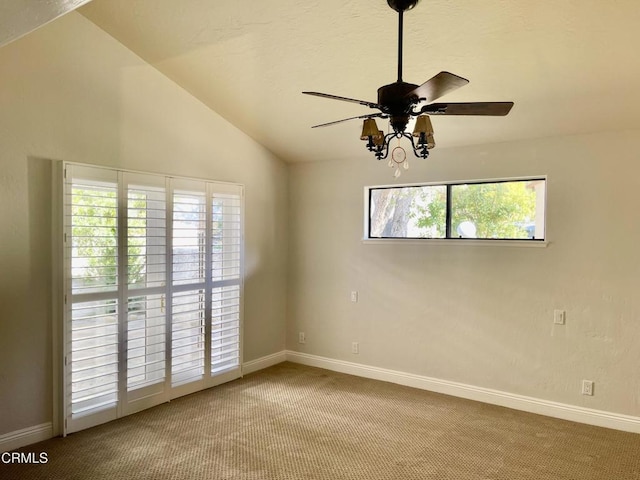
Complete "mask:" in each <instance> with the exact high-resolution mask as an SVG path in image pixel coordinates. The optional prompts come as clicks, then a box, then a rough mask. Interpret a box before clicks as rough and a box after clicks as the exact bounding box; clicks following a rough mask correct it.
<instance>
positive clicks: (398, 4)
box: [387, 0, 420, 12]
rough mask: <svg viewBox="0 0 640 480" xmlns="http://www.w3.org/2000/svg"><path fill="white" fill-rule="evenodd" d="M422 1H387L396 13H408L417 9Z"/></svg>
mask: <svg viewBox="0 0 640 480" xmlns="http://www.w3.org/2000/svg"><path fill="white" fill-rule="evenodd" d="M419 1H420V0H387V3H388V4H389V6H390V7H391V8H393V9H394V10H395V11H396V12H406V11H407V10H411V9H412V8H413V7H415V6H416V5H417V4H418V2H419Z"/></svg>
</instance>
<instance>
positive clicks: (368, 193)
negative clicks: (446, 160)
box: [362, 175, 549, 247]
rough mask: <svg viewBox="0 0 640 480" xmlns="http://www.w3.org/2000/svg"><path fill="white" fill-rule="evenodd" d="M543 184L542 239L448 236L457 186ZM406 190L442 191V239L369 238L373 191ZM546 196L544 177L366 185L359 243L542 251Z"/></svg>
mask: <svg viewBox="0 0 640 480" xmlns="http://www.w3.org/2000/svg"><path fill="white" fill-rule="evenodd" d="M526 181H544V185H545V188H544V197H543V203H544V220H543V224H544V234H545V235H544V238H541V239H538V238H463V237H458V236H452V235H451V230H452V216H453V215H452V211H451V210H452V205H451V203H452V197H451V192H452V188H453V187H454V186H460V185H483V184H497V183H510V182H526ZM406 187H446V212H445V223H446V225H445V231H446V232H445V237H444V238H420V237H372V236H371V210H370V209H371V203H372V192H373V191H374V190H384V189H398V188H406ZM547 195H548V178H547V175H531V176H523V177H508V178H506V177H503V178H486V179H485V178H483V179H473V180H451V181H445V182H419V183H403V184H389V185H368V186H365V187H364V232H363V238H362V242H363V243H372V244H376V243H382V244H384V243H398V242H402V243H405V244H422V245H424V244H427V243H428V244H432V245H434V244H441V245H487V246H491V245H493V246H498V245H499V246H524V247H546V246H547V245H548V243H549V234H548V229H547Z"/></svg>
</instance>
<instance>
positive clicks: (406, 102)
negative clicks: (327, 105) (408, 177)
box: [302, 0, 513, 176]
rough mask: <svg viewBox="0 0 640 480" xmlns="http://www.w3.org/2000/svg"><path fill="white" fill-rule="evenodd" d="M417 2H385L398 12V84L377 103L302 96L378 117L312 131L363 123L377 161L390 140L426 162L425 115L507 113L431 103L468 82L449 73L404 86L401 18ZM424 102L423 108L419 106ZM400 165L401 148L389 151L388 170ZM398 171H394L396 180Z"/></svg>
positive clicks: (482, 105) (502, 106) (495, 106)
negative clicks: (383, 122)
mask: <svg viewBox="0 0 640 480" xmlns="http://www.w3.org/2000/svg"><path fill="white" fill-rule="evenodd" d="M419 1H420V0H387V3H388V4H389V6H390V7H391V8H392V9H393V10H395V11H396V12H398V17H399V18H398V80H397V81H396V82H394V83H391V84H389V85H384V86H382V87H380V88H378V101H377V103H376V102H368V101H366V100H356V99H353V98H346V97H339V96H336V95H330V94H327V93H320V92H302V93H304V94H306V95H314V96H317V97H323V98H330V99H333V100H340V101H343V102H351V103H358V104H360V105H363V106H365V107H369V108H372V109H376V110H379V113H370V114H366V115H360V116H357V117H350V118H345V119H342V120H336V121H334V122H329V123H322V124H320V125H314V126H313V127H312V128H318V127H327V126H329V125H335V124H337V123H341V122H346V121H348V120H358V119H360V120H362V119H364V124H363V129H362V136H361V139H362V140H366V141H367V149H368V150H369V151H371V152H373V153H374V154H375V156H376V158H377V159H378V160H381V159H384V158H387V156H388V155H389V141H390V140H392V139H393V138H398V139H400V138H403V137H404V138H408V139H409V140H410V141H411V145H412V147H413V152H414V154H415V155H416V156H417V157H421V158H427V156H428V155H429V150H430V149H431V148H433V147H435V141H434V139H433V127H432V125H431V120H430V119H429V115H484V116H504V115H507V114H508V113H509V111H510V110H511V107H513V102H471V103H469V102H466V103H431V102H433V101H434V100H436V99H438V98H440V97H442V96H443V95H445V94H447V93H449V92H451V91H453V90H456V89H458V88H460V87H462V86H464V85H466V84H467V83H469V80H467V79H466V78H462V77H459V76H458V75H454V74H453V73H449V72H440V73H438V74H437V75H435V76H434V77H432V78H431V79H429V80H427V81H426V82H424V83H423V84H422V85H415V84H413V83H407V82H404V81H403V80H402V36H403V32H402V30H403V15H404V12H405V11H407V10H411V9H412V8H413V7H415V6H416V5H417V4H418V2H419ZM424 102H427V104H426V105H422V106H421V105H420V104H422V103H424ZM412 117H417V120H416V126H415V129H414V131H413V134H409V133H407V132H406V129H407V124H408V123H409V120H410V119H411V118H412ZM375 118H383V119H386V118H388V119H389V121H390V124H391V127H392V129H393V132H391V133H388V134H385V133H384V132H383V131H382V130H379V129H378V126H377V125H376V123H375ZM413 137H416V138H417V141H414V138H413ZM403 163H404V168H408V163H407V162H406V153H405V152H404V149H402V148H401V147H396V148H394V149H393V151H392V154H391V160H390V161H389V165H390V166H396V167H398V166H399V165H400V164H403ZM399 174H400V169H399V168H398V169H397V170H396V176H398V175H399Z"/></svg>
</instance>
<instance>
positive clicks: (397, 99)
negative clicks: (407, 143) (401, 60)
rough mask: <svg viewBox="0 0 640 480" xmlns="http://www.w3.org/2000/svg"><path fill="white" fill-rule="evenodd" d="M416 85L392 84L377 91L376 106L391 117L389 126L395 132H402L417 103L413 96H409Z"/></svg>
mask: <svg viewBox="0 0 640 480" xmlns="http://www.w3.org/2000/svg"><path fill="white" fill-rule="evenodd" d="M416 88H418V85H414V84H413V83H406V82H394V83H390V84H389V85H384V86H382V87H380V88H379V89H378V105H380V106H382V109H381V110H382V111H383V112H384V113H387V114H389V116H390V117H391V125H392V126H393V130H394V131H395V132H403V131H404V129H405V128H406V126H407V122H408V121H409V116H410V115H411V108H412V106H413V105H414V104H415V103H417V99H416V98H415V97H414V96H411V95H409V93H411V92H412V91H413V90H415V89H416Z"/></svg>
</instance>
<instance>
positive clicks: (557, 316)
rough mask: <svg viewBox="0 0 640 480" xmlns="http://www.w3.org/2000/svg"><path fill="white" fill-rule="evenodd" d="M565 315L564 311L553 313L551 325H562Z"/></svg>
mask: <svg viewBox="0 0 640 480" xmlns="http://www.w3.org/2000/svg"><path fill="white" fill-rule="evenodd" d="M566 316H567V313H566V312H565V311H564V310H554V311H553V323H555V324H556V325H564V322H565V318H566Z"/></svg>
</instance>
